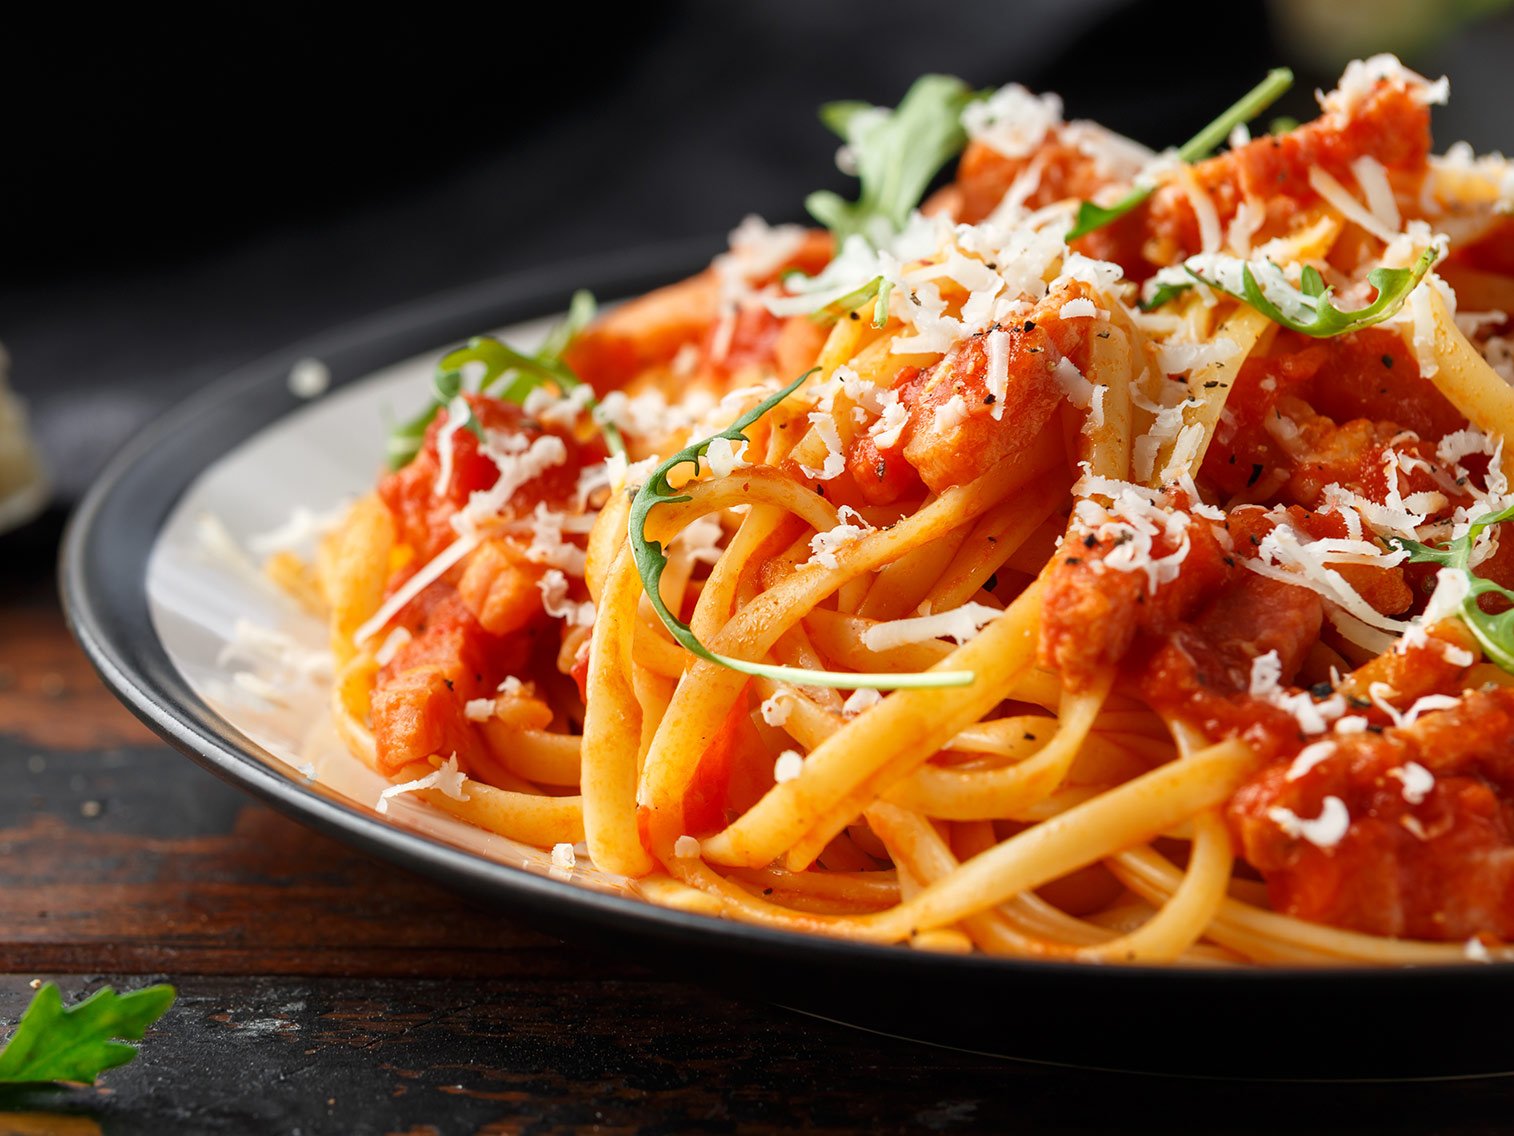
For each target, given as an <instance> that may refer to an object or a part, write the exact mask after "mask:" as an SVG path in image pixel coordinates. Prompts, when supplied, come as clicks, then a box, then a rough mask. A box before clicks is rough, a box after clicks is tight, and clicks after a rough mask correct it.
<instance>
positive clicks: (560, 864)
mask: <svg viewBox="0 0 1514 1136" xmlns="http://www.w3.org/2000/svg"><path fill="white" fill-rule="evenodd" d="M577 864H578V855H577V853H575V852H574V850H573V845H571V844H554V845H552V866H553V867H554V868H563V869H566V870H568V871H572V870H573V868H574V867H576V866H577Z"/></svg>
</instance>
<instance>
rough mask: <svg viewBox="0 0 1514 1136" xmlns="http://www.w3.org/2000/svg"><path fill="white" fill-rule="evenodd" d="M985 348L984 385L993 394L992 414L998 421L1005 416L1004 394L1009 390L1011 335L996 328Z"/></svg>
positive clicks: (990, 334)
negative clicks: (985, 367)
mask: <svg viewBox="0 0 1514 1136" xmlns="http://www.w3.org/2000/svg"><path fill="white" fill-rule="evenodd" d="M985 348H986V351H987V356H988V358H987V369H986V370H985V371H984V375H983V385H984V386H985V387H986V388H987V390H988V393H989V394H991V395H992V396H993V399H994V405H993V410H991V411H990V414H992V415H993V419H994V421H995V422H997V421H999V420H1000V419H1001V418H1003V417H1004V396H1005V395H1006V394H1007V393H1008V392H1009V336H1008V335H1006V334H1005V333H1004V332H1003V330H1001V329H999V328H995V329H994V330H993V331H991V332H989V333H988V339H987V341H986V343H985Z"/></svg>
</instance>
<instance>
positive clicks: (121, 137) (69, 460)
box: [0, 0, 1514, 513]
mask: <svg viewBox="0 0 1514 1136" xmlns="http://www.w3.org/2000/svg"><path fill="white" fill-rule="evenodd" d="M70 19H72V22H71V23H70V24H69V25H68V26H60V27H56V28H51V29H39V30H33V31H30V32H26V33H21V32H18V31H16V30H15V29H9V31H10V34H8V35H7V37H6V43H5V46H4V62H5V66H4V67H3V68H0V115H3V116H4V118H5V130H4V135H3V136H4V138H5V139H6V144H7V153H8V155H9V157H10V162H9V163H8V172H7V175H6V181H5V189H4V191H3V193H4V198H5V204H6V207H5V208H4V209H3V210H0V249H3V250H4V255H3V256H0V340H4V341H6V342H7V343H8V344H9V345H10V348H11V352H12V355H13V357H14V366H13V382H14V383H15V385H16V387H17V388H18V390H19V391H20V392H21V393H22V394H23V395H25V396H26V398H27V399H28V401H29V402H30V403H31V406H32V411H33V421H34V426H35V431H36V436H37V439H38V442H39V445H40V447H41V449H42V451H43V455H44V458H45V460H46V462H47V464H48V465H49V467H50V468H51V469H52V471H53V472H54V475H55V484H56V486H57V502H56V503H57V505H58V508H59V509H61V508H63V507H65V506H67V505H68V504H70V503H71V502H72V501H74V500H76V499H77V497H78V495H79V494H80V492H81V491H82V490H83V488H84V487H85V486H86V485H87V484H88V482H89V480H90V479H91V478H92V477H93V476H94V474H95V473H96V472H97V471H98V469H99V467H100V465H101V464H102V463H103V461H104V460H105V459H106V458H107V457H108V456H109V454H110V452H111V451H113V450H114V449H115V448H116V447H117V446H119V445H120V444H121V442H122V441H124V439H125V438H126V437H127V436H128V435H129V434H130V433H131V432H132V431H133V430H134V429H136V428H137V427H138V426H140V425H141V424H142V423H143V422H144V421H146V420H147V419H149V418H150V417H152V416H153V415H154V414H156V413H157V412H158V411H159V410H160V409H161V408H163V407H164V406H166V405H169V404H170V403H171V402H173V401H175V400H177V399H179V398H182V397H183V396H184V395H185V394H187V393H189V392H190V391H192V390H194V389H196V388H198V387H200V386H202V385H203V384H205V383H207V382H210V381H212V380H214V379H215V378H216V377H218V376H219V375H221V374H224V373H226V372H227V371H228V370H230V369H231V368H233V367H235V366H236V365H237V364H239V363H242V362H245V361H247V360H249V359H251V358H254V357H256V356H257V355H259V354H262V353H264V352H267V351H271V350H274V349H277V348H280V347H283V346H285V345H287V344H289V343H291V342H293V341H295V340H298V339H300V338H302V337H305V336H309V335H312V334H314V333H316V332H319V331H320V330H322V329H323V328H326V327H328V326H330V325H332V324H335V323H339V322H342V321H345V320H349V319H354V318H356V317H359V316H362V315H365V314H368V313H371V312H374V311H377V310H381V309H383V308H385V307H387V306H390V305H394V304H399V303H402V302H405V301H407V300H411V299H415V298H418V297H421V296H424V295H426V294H428V293H432V292H436V291H438V290H441V289H444V288H447V287H450V286H453V285H457V284H462V283H467V282H469V281H472V280H477V279H481V278H484V277H488V276H494V275H498V274H501V273H512V272H529V271H530V270H531V269H533V268H534V267H538V266H541V265H544V264H547V263H550V262H553V261H558V260H563V259H567V258H572V257H582V256H590V257H592V256H593V255H595V254H597V253H602V252H605V251H608V250H620V249H627V248H633V247H637V246H647V245H653V244H657V243H659V242H665V241H669V240H674V239H679V238H703V239H705V240H706V241H707V243H708V247H709V249H710V251H711V252H714V251H715V250H716V248H717V247H718V245H719V243H720V241H721V239H722V237H723V234H724V233H725V232H726V231H727V230H728V229H730V228H731V227H732V226H733V225H734V224H735V223H736V222H737V221H739V220H740V218H741V217H742V216H743V215H744V214H746V213H759V214H762V215H763V216H765V217H767V218H768V219H769V220H772V221H784V220H799V219H801V217H802V202H803V198H804V195H805V193H806V192H808V191H810V190H812V189H816V188H820V187H823V186H831V187H833V188H837V189H845V188H846V185H847V183H846V179H844V178H843V177H841V175H840V174H838V173H837V172H836V170H835V167H834V165H833V162H832V158H833V155H834V151H835V139H834V138H832V137H831V136H830V135H829V134H828V133H827V132H826V131H825V130H824V129H823V128H822V127H821V126H820V124H819V123H818V122H817V120H816V118H815V113H814V112H815V108H816V106H817V105H818V104H819V103H821V102H823V101H826V100H828V99H834V98H842V97H847V98H864V99H868V100H871V101H874V102H879V103H886V104H892V103H893V102H894V101H896V100H897V99H898V97H899V96H900V95H901V94H902V93H903V91H904V89H905V88H906V86H907V85H908V83H909V82H910V80H911V79H912V78H913V77H914V76H916V75H917V74H919V73H921V72H924V71H932V70H934V71H946V72H951V73H955V74H959V75H962V76H963V77H964V78H966V79H967V80H969V81H970V82H972V83H973V84H975V85H978V86H983V87H991V86H997V85H999V84H1001V83H1004V82H1008V81H1010V80H1015V81H1019V82H1022V83H1025V84H1026V85H1028V86H1031V87H1033V88H1037V89H1042V90H1055V91H1058V92H1060V93H1061V94H1062V95H1063V96H1064V99H1065V103H1066V108H1067V113H1068V115H1069V116H1070V117H1082V118H1094V119H1098V120H1100V121H1102V122H1104V123H1106V124H1107V125H1109V126H1111V127H1112V128H1114V129H1116V130H1120V131H1122V132H1125V133H1127V134H1130V135H1131V136H1133V137H1136V138H1138V139H1140V140H1142V141H1144V142H1147V143H1149V144H1151V145H1154V146H1164V145H1168V144H1172V143H1175V142H1178V141H1181V140H1182V139H1183V138H1185V137H1187V136H1188V135H1189V134H1190V133H1192V132H1193V131H1194V130H1195V129H1196V128H1197V127H1199V126H1200V125H1202V124H1203V123H1204V122H1206V121H1208V120H1209V119H1210V118H1211V117H1212V116H1213V114H1214V113H1215V112H1216V110H1218V109H1219V108H1221V107H1223V106H1225V105H1227V104H1228V103H1229V102H1230V101H1231V100H1232V99H1234V98H1235V96H1236V95H1237V94H1238V93H1239V92H1241V91H1243V90H1244V89H1246V88H1247V87H1248V86H1250V84H1251V83H1252V82H1253V81H1254V80H1255V79H1256V78H1257V77H1258V76H1260V75H1261V74H1262V73H1263V72H1264V71H1265V70H1266V69H1267V68H1268V67H1271V66H1273V65H1275V64H1277V63H1288V64H1290V65H1292V66H1294V67H1295V68H1296V69H1297V70H1298V71H1299V82H1298V84H1297V85H1296V87H1295V88H1294V90H1293V91H1292V92H1291V93H1290V95H1289V96H1288V99H1287V100H1286V101H1285V102H1284V103H1282V104H1280V105H1279V106H1278V108H1277V111H1278V113H1280V114H1289V115H1296V116H1298V117H1309V116H1310V115H1311V114H1312V113H1313V98H1312V92H1313V90H1314V88H1315V87H1325V88H1328V87H1330V86H1331V85H1332V84H1333V81H1334V79H1335V77H1336V74H1337V73H1338V70H1339V62H1340V60H1342V59H1344V58H1346V57H1347V56H1349V55H1353V54H1366V53H1370V52H1373V51H1377V50H1382V49H1397V50H1399V51H1401V52H1403V53H1404V55H1405V58H1406V61H1407V62H1409V63H1410V64H1411V65H1412V66H1415V67H1417V68H1418V69H1420V70H1423V71H1425V72H1428V73H1429V74H1431V75H1432V76H1438V75H1440V74H1442V73H1445V74H1449V75H1450V76H1451V80H1452V92H1453V94H1452V101H1451V105H1450V106H1449V107H1447V108H1441V109H1438V110H1437V112H1436V123H1435V128H1436V136H1437V139H1438V146H1439V147H1441V148H1444V146H1445V145H1447V144H1449V143H1450V142H1452V141H1456V140H1459V139H1466V140H1467V141H1469V142H1471V143H1472V144H1473V145H1474V146H1475V147H1476V148H1478V149H1479V150H1488V149H1498V148H1510V147H1514V122H1511V121H1510V120H1509V118H1508V116H1507V114H1506V111H1505V107H1506V106H1507V101H1508V90H1509V87H1508V84H1509V78H1508V74H1507V69H1508V62H1507V61H1508V59H1510V58H1511V57H1514V20H1511V19H1510V15H1509V13H1508V10H1507V5H1506V4H1504V3H1497V4H1491V3H1487V2H1483V3H1468V2H1466V0H1463V2H1461V3H1453V2H1446V0H1442V2H1439V3H1437V2H1433V0H1419V2H1417V0H1373V2H1372V3H1371V4H1367V3H1328V4H1327V3H1322V2H1319V0H1275V3H1273V4H1271V5H1268V4H1264V3H1262V2H1261V0H1238V2H1234V3H1228V4H1225V5H1215V4H1213V3H1197V2H1194V0H1161V2H1151V3H1146V2H1131V0H1016V2H1013V3H1006V2H1003V0H957V2H955V3H952V4H934V3H925V2H923V0H915V2H908V3H906V2H901V0H826V2H825V3H813V2H812V0H767V2H765V3H763V4H712V3H702V2H699V0H682V2H680V0H647V2H645V3H642V4H638V5H634V6H626V5H622V6H611V7H608V8H596V9H595V10H594V11H593V13H592V14H583V15H581V16H576V17H574V19H573V22H572V23H568V22H566V21H564V24H563V26H562V27H561V28H559V29H556V30H554V31H553V32H551V33H550V34H548V33H529V32H523V31H521V30H520V28H521V27H522V26H523V25H522V23H521V21H518V20H515V19H511V18H509V17H508V16H506V15H504V14H503V10H501V14H500V15H499V16H497V17H496V18H495V20H494V22H493V23H491V24H487V25H483V26H474V25H468V24H462V23H459V22H457V20H456V18H455V17H452V16H450V15H449V14H448V13H447V12H446V11H444V10H442V9H440V8H425V7H422V8H410V9H407V10H406V11H405V13H404V17H403V22H402V23H395V22H389V21H387V20H377V21H375V20H373V19H372V18H371V17H370V22H368V23H366V24H362V25H359V26H354V25H352V24H350V23H342V24H338V23H335V22H329V23H318V22H315V19H314V17H312V16H308V15H307V16H303V17H300V18H298V19H291V18H289V17H287V16H285V15H284V14H282V13H279V12H276V11H274V10H272V9H266V8H256V7H249V8H243V9H238V10H236V11H235V12H234V13H232V12H228V11H226V10H221V9H217V10H216V11H215V12H214V13H210V12H207V13H206V14H204V15H202V16H201V17H200V18H199V20H198V21H188V22H180V23H171V22H168V21H167V20H166V18H149V17H146V16H142V15H139V14H136V13H133V14H132V15H131V16H130V17H128V18H125V19H123V18H122V17H115V20H117V21H119V22H116V23H112V22H104V23H95V22H87V21H84V20H80V19H77V18H73V17H70ZM56 512H57V510H55V513H56Z"/></svg>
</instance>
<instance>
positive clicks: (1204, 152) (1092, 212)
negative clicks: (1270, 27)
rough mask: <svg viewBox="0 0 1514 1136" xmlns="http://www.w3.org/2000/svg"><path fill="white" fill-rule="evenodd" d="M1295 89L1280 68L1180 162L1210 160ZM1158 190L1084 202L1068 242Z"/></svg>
mask: <svg viewBox="0 0 1514 1136" xmlns="http://www.w3.org/2000/svg"><path fill="white" fill-rule="evenodd" d="M1291 86H1293V72H1292V71H1290V70H1288V68H1286V67H1278V68H1275V69H1274V70H1272V71H1269V72H1267V77H1266V78H1265V79H1263V80H1262V81H1261V82H1260V83H1258V84H1257V85H1256V86H1254V87H1252V88H1251V90H1249V91H1247V92H1246V93H1245V94H1244V95H1242V96H1241V97H1240V98H1239V99H1238V100H1237V101H1236V102H1235V103H1234V104H1232V105H1231V106H1230V107H1229V108H1228V109H1227V110H1226V111H1225V112H1224V113H1223V114H1221V115H1220V116H1219V117H1218V118H1216V119H1215V120H1214V121H1213V122H1211V123H1210V124H1209V125H1208V126H1206V127H1204V129H1203V130H1200V131H1199V132H1198V133H1197V134H1195V135H1194V136H1193V137H1192V138H1190V139H1188V141H1187V142H1184V143H1183V144H1182V145H1181V146H1179V147H1178V159H1179V160H1180V161H1182V162H1184V163H1187V164H1190V165H1191V164H1192V163H1194V162H1197V161H1199V160H1200V159H1201V158H1207V157H1208V156H1209V155H1210V154H1211V153H1213V152H1214V150H1215V148H1216V147H1217V146H1219V144H1220V143H1221V142H1223V141H1224V140H1225V139H1226V138H1228V137H1230V132H1231V131H1232V130H1234V129H1235V128H1236V127H1237V126H1239V125H1241V124H1242V123H1244V122H1250V121H1251V120H1252V119H1253V118H1255V117H1256V116H1257V115H1259V114H1261V113H1262V111H1264V110H1266V109H1267V108H1268V107H1269V106H1271V105H1272V104H1273V103H1274V102H1276V101H1277V99H1278V98H1279V97H1280V96H1281V95H1282V94H1283V92H1284V91H1286V90H1287V89H1288V88H1289V87H1291ZM1155 189H1156V187H1155V186H1153V185H1146V186H1142V185H1137V186H1136V187H1135V188H1134V189H1132V190H1131V191H1130V192H1129V193H1127V194H1126V195H1125V196H1124V197H1122V198H1120V199H1119V200H1118V201H1116V202H1115V203H1114V204H1113V205H1107V206H1106V205H1095V204H1094V203H1093V202H1092V201H1085V202H1083V203H1082V204H1081V205H1079V206H1078V216H1077V219H1076V220H1075V221H1074V222H1073V226H1072V228H1071V229H1069V230H1068V232H1067V238H1066V239H1067V240H1069V241H1075V240H1077V239H1078V238H1079V237H1084V236H1087V235H1088V234H1089V233H1091V232H1093V231H1094V230H1095V229H1100V228H1103V227H1104V226H1105V225H1107V224H1109V223H1110V222H1111V221H1116V220H1118V219H1119V218H1121V217H1123V216H1125V214H1127V213H1129V212H1130V211H1131V210H1132V209H1134V208H1135V207H1136V206H1138V205H1140V204H1141V202H1143V201H1145V200H1146V199H1147V198H1148V197H1150V196H1151V194H1152V192H1153V191H1154V190H1155Z"/></svg>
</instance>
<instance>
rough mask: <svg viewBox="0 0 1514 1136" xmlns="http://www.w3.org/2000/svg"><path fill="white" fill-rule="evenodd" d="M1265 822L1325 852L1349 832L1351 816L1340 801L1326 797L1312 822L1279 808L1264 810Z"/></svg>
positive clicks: (1290, 810)
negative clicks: (1271, 823)
mask: <svg viewBox="0 0 1514 1136" xmlns="http://www.w3.org/2000/svg"><path fill="white" fill-rule="evenodd" d="M1267 819H1268V820H1270V821H1272V822H1273V823H1274V824H1276V825H1277V826H1278V827H1279V828H1280V829H1282V830H1283V831H1284V832H1286V833H1287V834H1288V835H1289V836H1291V837H1293V838H1295V839H1298V838H1300V837H1302V838H1303V839H1304V840H1307V841H1308V842H1309V843H1310V844H1312V845H1314V846H1315V847H1316V848H1324V849H1326V850H1328V849H1331V848H1334V847H1335V846H1336V845H1337V844H1339V843H1340V842H1341V841H1342V840H1344V839H1345V836H1346V833H1347V831H1348V830H1349V829H1350V828H1351V814H1350V812H1348V811H1347V809H1346V802H1345V801H1343V800H1341V799H1340V798H1339V797H1326V798H1325V799H1324V801H1323V802H1321V805H1320V814H1319V816H1317V817H1315V818H1314V819H1312V820H1305V819H1304V818H1302V817H1300V816H1299V815H1298V814H1297V813H1295V812H1294V811H1293V810H1292V809H1286V808H1283V807H1282V806H1280V805H1277V806H1274V807H1272V808H1270V809H1268V810H1267Z"/></svg>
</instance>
